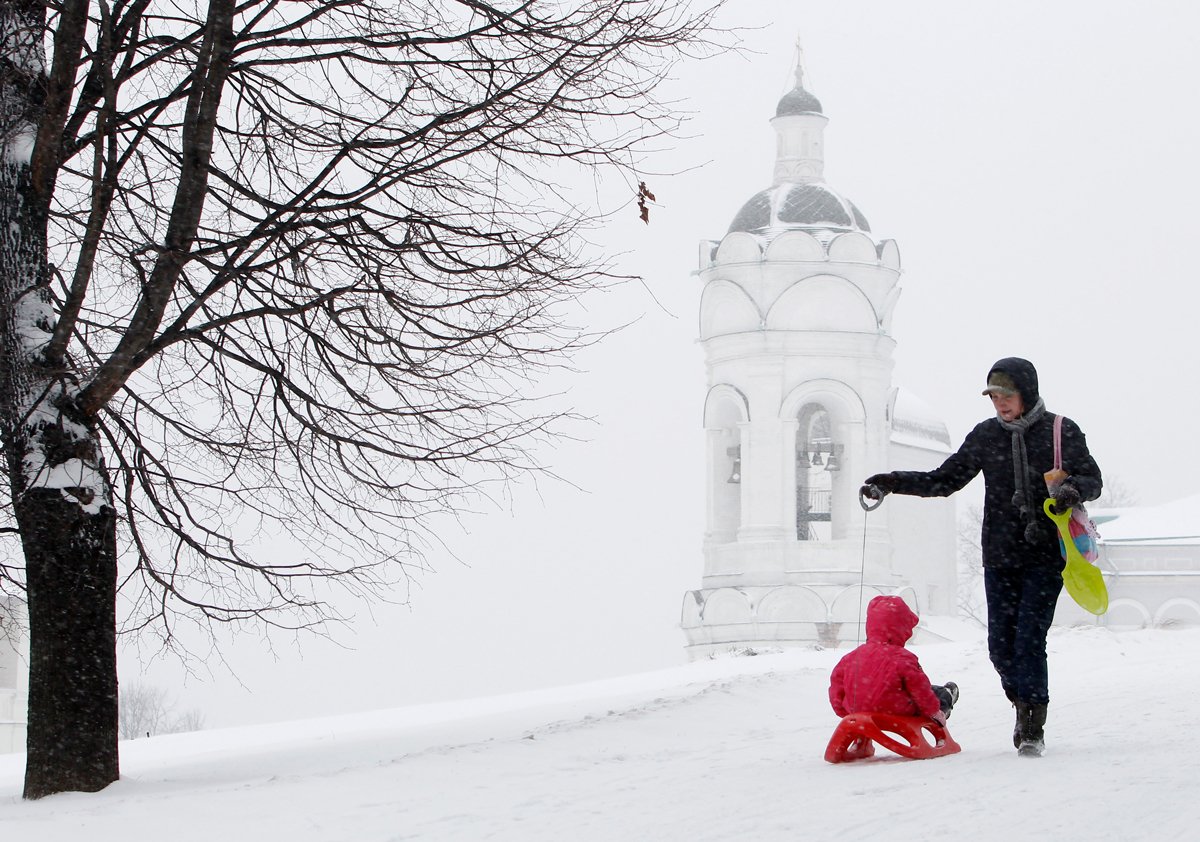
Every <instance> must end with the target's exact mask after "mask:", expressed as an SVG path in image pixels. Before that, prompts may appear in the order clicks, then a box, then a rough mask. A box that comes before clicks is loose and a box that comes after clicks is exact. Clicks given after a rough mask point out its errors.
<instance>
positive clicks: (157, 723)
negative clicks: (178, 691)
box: [118, 684, 204, 740]
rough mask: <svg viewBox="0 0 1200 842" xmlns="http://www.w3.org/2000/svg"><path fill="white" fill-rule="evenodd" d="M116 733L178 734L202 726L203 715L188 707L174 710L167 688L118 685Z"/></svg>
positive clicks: (126, 736)
mask: <svg viewBox="0 0 1200 842" xmlns="http://www.w3.org/2000/svg"><path fill="white" fill-rule="evenodd" d="M119 698H120V717H119V720H118V732H119V735H120V738H121V739H122V740H133V739H137V738H138V737H150V736H154V735H157V734H178V733H182V732H185V731H199V730H201V729H203V728H204V714H202V713H201V712H200V711H199V710H198V709H196V708H191V709H188V710H185V711H177V710H176V706H175V704H174V703H173V702H172V701H171V700H170V698H169V697H168V694H167V691H166V690H164V689H163V688H161V687H155V686H153V685H150V684H131V685H128V686H123V687H121V692H120V695H119Z"/></svg>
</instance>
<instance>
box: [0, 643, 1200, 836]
mask: <svg viewBox="0 0 1200 842" xmlns="http://www.w3.org/2000/svg"><path fill="white" fill-rule="evenodd" d="M969 637H970V638H971V639H964V640H960V641H958V642H954V643H944V644H936V645H934V644H931V645H926V646H923V647H916V651H917V652H918V654H919V655H920V657H921V659H922V662H923V664H924V665H925V667H926V670H927V671H928V672H929V674H930V677H931V678H933V679H934V680H935V681H945V680H950V679H953V680H955V681H957V682H958V683H959V685H960V686H961V688H962V699H961V701H960V703H959V707H958V708H957V709H956V711H955V713H954V716H953V717H952V719H951V720H950V726H951V731H952V733H953V734H954V736H955V738H956V739H957V740H958V741H959V742H960V743H961V744H962V746H963V752H962V753H961V754H958V755H954V756H951V757H946V758H941V759H937V760H927V761H908V760H901V759H899V758H896V757H895V756H894V755H891V754H889V753H887V752H886V751H880V753H879V755H878V756H877V757H876V758H875V759H873V760H869V761H863V762H859V763H855V764H846V765H841V766H831V765H829V764H827V763H825V762H824V761H823V760H822V753H823V751H824V748H825V744H826V741H827V740H828V738H829V736H830V734H831V732H832V730H833V727H834V725H835V723H836V718H835V717H834V715H833V714H832V712H831V711H830V710H829V708H828V704H827V702H826V699H825V692H826V687H827V682H828V675H829V670H830V669H831V667H832V666H833V664H834V663H835V662H836V660H837V658H838V657H839V656H840V655H841V654H842V652H841V651H821V650H805V651H798V652H791V653H784V654H774V655H761V656H757V657H741V658H723V659H720V660H714V661H706V662H702V663H697V664H692V665H690V666H687V667H681V668H678V669H675V670H669V671H663V672H657V673H648V674H643V675H637V676H630V677H627V678H624V679H621V680H616V681H606V682H598V683H594V684H588V685H580V686H575V687H568V688H560V689H556V690H551V691H539V692H537V693H529V694H522V695H514V696H504V697H497V698H492V699H481V700H474V701H468V702H461V703H454V704H443V705H431V706H424V707H412V708H402V709H397V710H391V711H380V712H377V713H373V714H370V715H360V716H351V717H340V718H332V719H323V720H313V721H307V722H295V723H286V724H280V725H273V726H265V727H263V726H260V727H255V728H247V729H231V730H224V731H211V732H202V733H198V734H186V735H177V736H169V737H160V738H154V739H148V740H140V741H135V742H132V743H128V744H125V745H124V746H123V752H122V769H123V773H124V774H123V777H122V780H121V781H120V782H119V783H117V784H114V785H113V786H112V787H110V788H109V789H108V790H106V791H104V792H102V793H99V794H93V795H76V794H70V795H62V796H55V797H51V798H47V799H44V800H43V801H39V802H32V803H25V802H23V801H21V800H20V798H19V793H20V786H21V775H22V758H21V757H19V756H8V757H3V758H0V828H2V829H3V834H4V838H6V839H26V840H38V842H66V840H72V842H74V840H80V839H88V840H90V842H129V840H149V839H162V838H169V839H171V840H174V841H175V842H192V840H195V842H200V841H201V840H203V842H214V840H215V842H236V841H237V840H256V842H264V841H265V840H281V842H282V840H287V842H334V841H335V840H347V842H350V840H353V842H376V840H378V842H384V840H388V841H389V842H391V841H392V840H438V842H440V841H441V840H464V842H477V840H522V842H526V840H556V842H558V841H560V840H570V842H590V841H591V840H688V841H689V842H694V840H733V839H754V840H780V842H783V840H788V842H792V840H798V839H804V840H835V839H836V840H855V839H889V840H910V839H913V840H915V839H922V840H923V839H939V838H941V839H950V840H956V839H962V840H968V839H969V840H1004V842H1011V840H1014V839H1054V840H1076V839H1078V840H1085V839H1086V840H1093V842H1094V840H1137V839H1154V840H1156V841H1157V840H1171V839H1185V838H1189V839H1190V838H1195V835H1196V833H1197V832H1198V831H1197V826H1198V825H1200V801H1198V800H1197V799H1195V798H1194V797H1192V795H1191V790H1192V788H1193V786H1194V783H1195V781H1196V780H1197V779H1198V778H1200V733H1198V732H1197V731H1196V730H1195V729H1193V728H1191V727H1189V726H1190V724H1191V721H1192V720H1193V718H1194V711H1195V709H1196V707H1197V706H1198V705H1200V669H1198V668H1197V666H1196V662H1197V657H1196V653H1197V651H1198V650H1200V630H1183V631H1164V630H1155V631H1140V632H1127V633H1121V634H1113V633H1110V632H1108V631H1105V630H1103V629H1097V628H1091V629H1074V630H1059V629H1056V630H1055V631H1054V632H1053V633H1052V635H1051V640H1050V664H1051V693H1052V702H1051V707H1050V719H1049V722H1048V723H1047V743H1048V750H1047V754H1046V756H1045V757H1044V758H1041V759H1028V758H1018V757H1017V756H1016V753H1015V751H1014V750H1013V748H1012V744H1011V742H1010V734H1011V728H1012V713H1011V708H1010V706H1009V705H1008V703H1007V702H1006V701H1005V700H1004V699H1003V697H1002V696H1001V694H1000V692H999V689H998V685H997V682H996V679H995V677H994V675H993V673H992V670H991V667H990V666H989V665H988V663H987V654H986V647H985V644H984V642H983V640H981V639H979V638H978V636H976V635H973V634H972V635H969ZM843 651H844V650H843Z"/></svg>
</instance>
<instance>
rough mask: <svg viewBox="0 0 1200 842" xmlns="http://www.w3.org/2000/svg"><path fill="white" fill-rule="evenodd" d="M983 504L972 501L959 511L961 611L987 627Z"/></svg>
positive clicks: (959, 611)
mask: <svg viewBox="0 0 1200 842" xmlns="http://www.w3.org/2000/svg"><path fill="white" fill-rule="evenodd" d="M982 525H983V508H982V507H981V506H978V505H975V504H972V505H969V506H967V507H966V508H965V509H964V510H963V511H962V512H960V513H959V515H958V593H957V597H958V600H957V602H958V615H959V616H960V617H963V618H965V619H968V620H970V621H972V622H974V623H977V624H979V626H981V627H983V628H987V602H986V600H985V599H984V594H983V544H982V538H981V531H980V530H981V528H982Z"/></svg>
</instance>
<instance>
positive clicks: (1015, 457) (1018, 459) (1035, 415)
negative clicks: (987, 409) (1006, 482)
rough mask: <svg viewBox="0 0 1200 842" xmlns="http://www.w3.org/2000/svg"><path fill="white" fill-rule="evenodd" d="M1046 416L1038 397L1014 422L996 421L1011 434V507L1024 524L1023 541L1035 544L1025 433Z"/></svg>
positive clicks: (1031, 490)
mask: <svg viewBox="0 0 1200 842" xmlns="http://www.w3.org/2000/svg"><path fill="white" fill-rule="evenodd" d="M1045 414H1046V403H1045V401H1043V400H1042V399H1041V398H1040V397H1039V398H1038V399H1037V403H1035V404H1034V405H1033V408H1032V409H1029V410H1026V412H1025V414H1024V415H1022V416H1021V417H1020V418H1018V419H1017V420H1016V421H1005V420H1004V419H1003V418H1000V417H999V416H997V417H996V420H997V421H999V422H1000V426H1001V427H1003V428H1004V429H1006V430H1008V431H1009V432H1010V433H1012V461H1013V484H1014V485H1015V487H1016V489H1017V491H1016V493H1015V494H1014V495H1013V505H1014V506H1016V507H1017V508H1018V509H1020V510H1021V521H1022V522H1023V523H1024V524H1025V540H1026V541H1028V542H1029V543H1031V544H1036V543H1037V542H1038V539H1039V537H1040V536H1041V530H1040V529H1038V524H1037V522H1036V520H1035V519H1034V510H1033V504H1034V500H1033V489H1032V488H1031V487H1030V485H1029V454H1028V453H1027V452H1026V450H1025V431H1026V430H1028V429H1029V428H1030V427H1032V426H1033V425H1034V424H1036V423H1037V422H1038V421H1040V420H1041V419H1042V416H1043V415H1045Z"/></svg>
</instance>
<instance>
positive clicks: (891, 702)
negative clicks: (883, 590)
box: [829, 596, 941, 717]
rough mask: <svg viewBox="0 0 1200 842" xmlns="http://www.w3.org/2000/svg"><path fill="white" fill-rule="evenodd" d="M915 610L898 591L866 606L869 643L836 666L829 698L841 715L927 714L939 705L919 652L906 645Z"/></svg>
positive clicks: (915, 616)
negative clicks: (922, 666)
mask: <svg viewBox="0 0 1200 842" xmlns="http://www.w3.org/2000/svg"><path fill="white" fill-rule="evenodd" d="M916 625H917V615H916V614H914V613H913V611H912V609H911V608H909V607H908V606H907V605H906V604H905V602H904V600H902V599H901V598H900V597H898V596H877V597H875V598H874V599H872V600H871V602H870V604H869V605H868V606H867V642H866V643H864V644H863V645H862V646H859V647H858V648H857V649H855V650H854V651H852V652H850V653H848V654H847V655H846V656H845V657H843V658H842V659H841V660H840V661H838V665H837V666H836V667H834V668H833V674H832V675H831V676H830V679H829V703H830V704H831V705H833V710H834V712H835V713H836V714H837V715H838V716H845V715H846V714H848V713H857V712H873V713H892V714H898V715H900V716H929V717H932V716H933V715H934V714H935V713H937V712H938V711H939V710H941V706H940V705H939V704H938V697H937V696H936V695H935V694H934V692H933V688H932V687H931V686H930V683H929V678H928V676H926V675H925V672H924V670H922V669H921V664H920V663H919V662H918V661H917V656H916V655H914V654H913V653H912V652H909V651H908V650H907V649H905V648H904V644H905V643H907V642H908V639H909V638H910V637H912V633H913V629H914V628H916Z"/></svg>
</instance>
